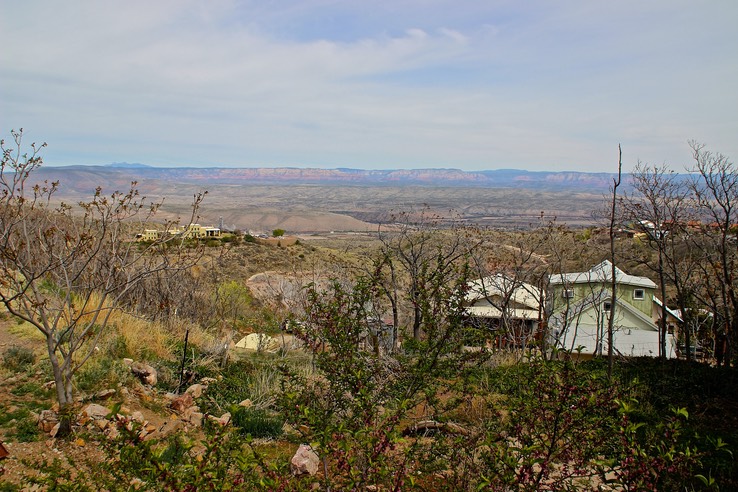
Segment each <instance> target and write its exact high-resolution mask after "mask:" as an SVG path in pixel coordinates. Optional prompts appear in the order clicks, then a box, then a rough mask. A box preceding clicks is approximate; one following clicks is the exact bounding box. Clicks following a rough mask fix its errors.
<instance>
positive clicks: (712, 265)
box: [690, 141, 738, 365]
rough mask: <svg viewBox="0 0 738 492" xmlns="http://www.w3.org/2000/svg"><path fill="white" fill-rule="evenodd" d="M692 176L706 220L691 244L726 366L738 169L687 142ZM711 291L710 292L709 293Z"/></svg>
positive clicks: (735, 298)
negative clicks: (697, 250)
mask: <svg viewBox="0 0 738 492" xmlns="http://www.w3.org/2000/svg"><path fill="white" fill-rule="evenodd" d="M690 147H691V148H692V155H693V158H694V161H695V167H694V169H693V172H694V173H695V175H696V177H695V179H693V180H692V182H691V183H690V188H691V191H692V193H693V195H694V198H695V200H696V202H697V206H698V208H699V211H700V213H701V215H702V216H703V218H704V220H705V221H706V222H707V223H706V224H705V225H704V227H703V230H702V234H701V235H700V236H699V240H698V241H695V242H694V245H695V246H696V247H698V248H700V249H701V251H702V253H703V254H704V260H705V261H704V262H703V269H704V273H705V279H706V280H707V282H708V285H707V287H708V289H707V290H708V295H709V297H710V298H711V299H712V304H713V306H714V312H715V316H716V317H717V318H718V320H719V322H718V323H717V324H716V327H717V330H718V332H717V333H716V350H715V352H716V357H717V358H718V363H724V364H726V365H729V364H730V362H731V358H732V343H733V342H732V340H733V337H734V336H735V333H736V331H738V278H736V268H738V264H736V261H737V258H736V256H737V254H738V251H736V245H735V243H736V242H737V241H738V226H737V225H736V224H738V169H736V167H735V166H734V164H733V163H732V162H731V161H730V160H729V159H728V158H727V157H726V156H724V155H723V154H720V153H712V152H710V151H708V150H705V146H704V145H703V144H699V143H697V142H694V141H692V142H690ZM710 291H711V292H710Z"/></svg>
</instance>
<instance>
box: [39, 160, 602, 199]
mask: <svg viewBox="0 0 738 492" xmlns="http://www.w3.org/2000/svg"><path fill="white" fill-rule="evenodd" d="M40 175H41V176H43V178H44V179H49V180H57V179H58V180H60V181H61V182H62V185H63V186H65V187H72V188H79V187H83V188H85V189H89V187H90V185H92V184H94V185H95V186H103V187H104V188H109V187H110V186H111V185H112V186H120V185H123V186H125V185H126V184H129V183H130V181H138V182H139V183H140V184H143V183H144V182H146V181H149V180H156V181H161V182H162V184H169V185H172V184H175V183H178V184H190V185H200V186H204V185H207V184H228V185H238V184H245V185H246V184H247V185H259V184H264V185H269V184H279V185H289V184H302V185H310V184H314V185H323V186H325V185H336V186H339V185H342V186H433V187H474V188H478V187H483V188H484V187H486V188H525V189H533V190H552V191H553V190H557V191H564V190H571V191H578V192H588V191H591V192H595V193H602V192H603V191H606V190H607V189H608V187H609V186H610V185H611V184H612V178H613V177H614V175H613V174H610V173H585V172H552V171H522V170H515V169H499V170H493V171H462V170H460V169H410V170H407V169H394V170H365V169H349V168H339V169H317V168H291V167H277V168H263V167H261V168H159V167H151V166H147V165H145V164H138V163H134V164H130V163H113V164H110V165H107V166H61V167H43V168H42V169H41V171H40ZM93 188H94V187H93ZM78 191H82V190H78Z"/></svg>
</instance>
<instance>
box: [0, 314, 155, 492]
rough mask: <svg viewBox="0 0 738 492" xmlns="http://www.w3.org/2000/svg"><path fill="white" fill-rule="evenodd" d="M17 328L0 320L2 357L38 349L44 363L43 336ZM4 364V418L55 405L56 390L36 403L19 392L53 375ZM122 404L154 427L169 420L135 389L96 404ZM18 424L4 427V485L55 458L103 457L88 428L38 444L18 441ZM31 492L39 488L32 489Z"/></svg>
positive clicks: (0, 378)
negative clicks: (35, 406) (16, 349)
mask: <svg viewBox="0 0 738 492" xmlns="http://www.w3.org/2000/svg"><path fill="white" fill-rule="evenodd" d="M16 326H17V325H16V324H15V323H14V322H13V321H10V320H5V319H4V320H2V321H0V358H2V357H3V356H4V354H5V353H6V351H7V350H8V349H9V348H11V347H14V346H19V347H26V348H30V349H32V350H34V352H35V354H36V356H37V360H42V359H43V357H44V354H45V347H44V343H43V339H42V338H41V336H40V335H37V336H36V335H35V334H33V332H28V333H26V331H27V330H24V331H23V332H22V333H18V330H17V329H15V328H14V327H16ZM0 361H1V362H2V367H0V415H2V414H10V413H13V412H15V411H17V410H18V409H19V408H23V407H25V406H27V405H29V403H44V404H45V406H47V407H48V406H51V405H53V404H54V403H55V401H54V396H53V391H48V397H47V399H45V400H44V401H43V402H39V401H36V402H33V401H32V400H33V399H34V398H35V397H34V396H32V395H29V394H23V393H22V392H19V391H17V389H18V388H19V387H21V386H22V385H24V384H26V383H29V382H33V383H40V384H44V383H47V382H49V380H50V378H49V376H47V375H46V374H44V373H43V372H42V371H36V372H34V373H31V374H28V373H13V372H11V371H9V370H8V368H7V367H6V366H5V362H4V359H0ZM14 390H15V391H14ZM152 396H153V395H152ZM118 401H121V402H122V403H123V405H124V407H123V408H125V409H126V410H128V411H130V412H133V411H141V412H142V413H143V414H144V417H145V418H146V419H147V420H148V421H149V422H151V423H152V424H154V425H159V424H160V423H161V422H163V420H164V418H165V417H163V416H161V415H157V414H156V413H155V412H153V411H151V410H149V409H147V408H145V407H144V406H143V405H141V401H140V399H139V395H137V394H136V391H135V389H133V390H132V391H130V392H128V395H121V392H120V391H119V392H118V393H117V394H116V395H115V396H113V397H112V398H111V399H109V400H106V401H97V402H96V403H99V404H102V405H104V406H106V407H108V408H110V407H112V405H113V404H114V403H116V402H118ZM81 405H82V403H80V408H81ZM15 424H16V423H15V422H13V421H12V420H11V421H10V422H6V423H5V424H3V425H0V442H2V443H3V446H4V447H5V449H6V450H7V452H8V456H7V457H6V458H5V459H0V486H2V483H3V482H7V483H14V484H20V483H21V482H22V478H23V476H28V475H33V474H34V473H35V472H36V470H37V469H43V467H42V466H40V465H39V463H43V462H49V463H50V462H53V461H54V460H55V459H62V461H64V460H63V458H65V457H66V458H71V459H72V460H73V461H74V462H76V463H86V462H89V463H95V462H99V460H100V459H102V458H103V453H102V451H101V449H100V448H99V445H98V443H97V442H95V440H94V439H89V438H88V437H89V436H88V431H87V429H85V428H78V429H76V432H75V435H73V436H72V437H70V438H67V439H54V438H51V437H50V435H48V434H45V433H43V432H40V433H39V435H38V440H36V441H32V442H18V440H17V439H15V438H14V437H13V436H12V434H13V432H12V431H13V429H14V427H15ZM24 490H25V489H24ZM28 490H36V489H34V488H28Z"/></svg>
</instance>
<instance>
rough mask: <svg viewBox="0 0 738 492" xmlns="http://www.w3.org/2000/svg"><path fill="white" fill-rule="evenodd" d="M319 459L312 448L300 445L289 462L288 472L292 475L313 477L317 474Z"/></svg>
mask: <svg viewBox="0 0 738 492" xmlns="http://www.w3.org/2000/svg"><path fill="white" fill-rule="evenodd" d="M319 463H320V459H319V458H318V455H317V454H315V451H313V448H311V447H310V446H309V445H307V444H300V447H299V448H297V452H295V455H294V456H293V457H292V460H291V461H290V470H291V471H292V474H293V475H311V476H312V475H315V474H316V473H317V472H318V464H319Z"/></svg>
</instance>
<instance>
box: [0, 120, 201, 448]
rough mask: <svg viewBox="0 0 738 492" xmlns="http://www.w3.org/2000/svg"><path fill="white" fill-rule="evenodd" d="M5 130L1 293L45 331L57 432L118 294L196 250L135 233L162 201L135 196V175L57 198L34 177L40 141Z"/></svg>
mask: <svg viewBox="0 0 738 492" xmlns="http://www.w3.org/2000/svg"><path fill="white" fill-rule="evenodd" d="M11 135H12V138H13V142H12V144H11V145H10V146H6V144H5V141H1V142H0V145H1V146H2V151H3V157H2V166H1V167H0V282H1V284H0V302H2V304H3V305H4V306H5V308H6V309H7V310H8V311H9V312H10V313H11V314H13V315H14V316H17V317H18V318H20V319H22V320H24V321H26V322H28V323H30V324H32V325H33V326H35V327H36V328H37V329H38V330H39V331H40V332H41V333H42V334H43V335H44V337H45V340H46V348H47V352H48V357H49V360H50V362H51V368H52V371H53V374H54V382H55V384H56V396H57V399H58V401H59V406H60V414H61V416H62V419H61V420H62V424H63V425H62V428H61V429H60V433H61V434H62V435H63V434H64V433H66V432H69V430H70V428H71V421H70V418H69V417H70V415H69V411H70V407H71V405H72V403H73V402H74V399H73V378H74V375H75V374H76V373H77V371H78V370H79V369H80V368H81V367H82V366H83V365H84V364H85V362H86V361H87V360H88V359H89V358H90V357H91V355H92V354H93V353H94V349H95V346H96V343H97V340H98V339H99V338H100V336H101V335H102V333H103V332H104V330H105V328H106V326H107V324H108V321H109V319H110V316H111V314H112V313H113V311H114V310H115V309H116V308H117V307H118V304H119V302H120V301H122V300H123V299H124V298H125V297H126V295H127V294H128V293H129V292H130V291H131V290H132V289H133V288H134V287H135V286H136V285H137V284H139V283H140V282H142V281H143V280H145V279H146V278H148V277H151V276H152V275H154V274H157V273H160V272H168V271H176V270H178V269H181V268H185V267H189V266H191V265H192V261H185V260H186V259H188V260H192V259H193V258H192V257H191V256H190V255H189V254H188V251H187V249H186V248H182V245H183V238H182V237H181V236H177V235H168V234H162V237H161V239H160V240H158V241H154V242H152V243H149V244H143V243H139V242H135V241H133V240H132V238H133V234H131V228H132V227H136V225H137V224H139V225H141V224H143V223H147V222H148V220H149V219H150V218H151V217H152V216H153V215H154V214H155V213H156V211H157V209H158V205H157V204H147V203H145V201H144V199H143V198H141V197H139V194H138V191H137V190H136V187H135V183H133V184H132V186H131V188H130V189H129V190H128V191H127V192H114V193H112V194H111V195H105V194H103V193H102V191H101V190H100V189H99V188H98V189H97V190H96V191H95V193H94V195H93V197H92V198H91V199H90V201H87V202H80V203H79V204H78V208H77V207H72V206H71V205H67V204H64V203H62V204H61V205H58V206H54V205H53V204H52V198H53V197H54V193H55V192H56V191H57V187H58V183H47V182H45V183H42V184H33V181H32V179H33V173H34V171H35V170H36V169H38V167H39V166H40V165H41V164H42V159H41V157H40V155H39V151H40V150H41V148H43V147H44V146H45V144H44V145H42V146H40V147H37V146H35V145H32V146H31V153H30V154H27V153H23V151H22V137H23V131H22V130H20V131H18V132H15V131H13V132H11ZM201 199H202V196H197V197H196V198H195V204H194V208H193V211H194V210H195V209H196V208H197V205H198V204H199V202H200V200H201ZM193 213H194V212H193Z"/></svg>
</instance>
